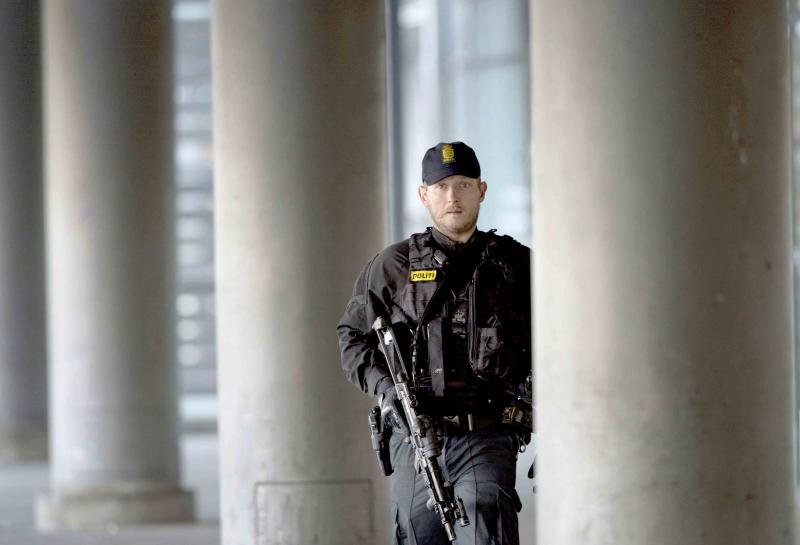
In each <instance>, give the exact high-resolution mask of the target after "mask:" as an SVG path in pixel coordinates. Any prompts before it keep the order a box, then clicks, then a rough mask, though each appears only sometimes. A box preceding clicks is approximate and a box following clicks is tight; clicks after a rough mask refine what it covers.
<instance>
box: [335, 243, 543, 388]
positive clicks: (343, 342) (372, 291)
mask: <svg viewBox="0 0 800 545" xmlns="http://www.w3.org/2000/svg"><path fill="white" fill-rule="evenodd" d="M432 235H433V239H434V241H435V243H436V244H437V245H438V246H439V247H440V248H441V250H442V251H443V252H444V253H445V254H446V255H448V257H452V256H466V258H465V261H467V262H472V263H471V264H470V266H472V268H473V269H474V265H477V261H474V262H473V260H477V259H478V257H479V252H480V250H481V249H482V248H483V246H484V245H485V240H486V239H485V237H486V236H487V234H486V233H483V232H480V231H476V232H475V234H474V235H473V236H472V238H471V239H470V240H469V241H468V242H466V243H464V244H460V243H457V242H455V241H452V240H451V239H449V238H447V237H446V236H445V235H443V234H442V233H440V232H438V231H437V230H436V229H432ZM514 247H515V249H516V251H515V252H514V253H515V254H517V255H514V256H509V258H510V259H511V260H512V262H514V263H516V264H518V265H517V270H518V273H520V274H521V275H524V278H526V279H527V278H529V277H530V249H529V248H527V247H526V246H524V245H522V244H518V243H514ZM408 256H409V240H408V239H405V240H403V241H401V242H398V243H396V244H393V245H391V246H389V247H387V248H386V249H385V250H383V251H382V252H380V253H379V254H377V255H376V256H375V257H374V258H372V259H371V260H370V261H369V262H368V263H367V264H366V265H365V266H364V268H363V269H362V270H361V273H360V274H359V275H358V278H357V280H356V283H355V287H354V288H353V296H352V297H351V299H350V301H349V302H348V303H347V308H346V309H345V312H344V315H343V316H342V318H341V320H340V321H339V324H338V326H337V332H338V335H339V347H340V349H341V357H342V368H343V370H344V373H345V376H346V377H347V379H348V380H349V381H350V382H352V383H353V384H355V385H357V386H359V387H360V388H361V390H362V391H363V392H365V393H367V394H370V395H375V386H376V385H377V383H378V382H379V381H380V380H381V379H382V378H384V377H386V376H389V370H388V368H387V367H386V362H385V361H384V358H383V355H382V354H381V353H380V351H379V349H378V346H377V336H376V335H375V333H374V332H373V331H372V324H373V323H374V321H375V319H376V318H377V317H378V316H379V315H382V316H385V317H388V316H391V315H392V311H393V310H394V308H395V307H396V306H400V305H401V303H400V300H399V298H400V296H401V294H402V293H403V290H404V288H405V287H406V284H407V283H408V282H409V257H408ZM469 275H471V272H470V273H469V274H467V275H465V276H464V277H463V278H462V280H463V281H466V280H468V278H469ZM523 285H525V286H526V287H527V288H529V286H530V283H529V282H524V283H523ZM521 297H523V298H525V299H526V303H527V304H525V303H523V305H522V306H523V307H525V308H526V309H527V310H526V311H525V312H524V316H525V319H526V322H527V323H526V324H524V325H523V327H526V328H527V329H528V330H530V304H529V301H530V291H529V289H526V290H524V291H523V293H522V294H521ZM398 340H400V339H398ZM529 367H530V366H528V368H529ZM526 374H527V373H526Z"/></svg>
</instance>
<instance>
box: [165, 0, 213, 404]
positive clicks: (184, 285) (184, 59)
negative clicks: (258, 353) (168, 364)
mask: <svg viewBox="0 0 800 545" xmlns="http://www.w3.org/2000/svg"><path fill="white" fill-rule="evenodd" d="M172 14H173V24H174V31H175V36H174V51H175V53H174V55H175V57H174V61H175V62H174V73H175V87H174V93H175V95H174V97H175V99H174V102H175V183H176V188H175V210H176V216H175V218H176V221H175V235H176V242H177V245H176V248H177V275H176V280H177V281H176V301H175V304H176V317H177V319H176V327H177V332H176V339H177V346H176V353H177V359H178V363H179V365H180V370H181V371H180V375H181V376H180V378H181V388H182V391H183V393H191V394H214V393H215V392H216V362H215V353H216V341H215V335H216V333H215V327H214V193H213V183H212V182H213V179H212V178H213V176H212V175H213V163H212V112H211V20H210V19H211V3H210V0H174V2H173V11H172Z"/></svg>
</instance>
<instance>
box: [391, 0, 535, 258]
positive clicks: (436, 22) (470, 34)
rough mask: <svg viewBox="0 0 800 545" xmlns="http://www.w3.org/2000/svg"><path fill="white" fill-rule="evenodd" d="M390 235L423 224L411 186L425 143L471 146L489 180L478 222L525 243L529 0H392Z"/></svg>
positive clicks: (416, 177) (528, 225)
mask: <svg viewBox="0 0 800 545" xmlns="http://www.w3.org/2000/svg"><path fill="white" fill-rule="evenodd" d="M387 12H388V21H389V33H388V34H389V36H390V44H389V52H390V53H389V55H390V56H389V58H390V61H389V66H390V78H389V96H390V98H389V101H390V104H389V112H390V116H389V117H390V127H391V128H390V132H391V136H390V143H391V144H390V146H391V150H390V158H391V161H390V164H391V168H390V171H391V178H392V187H391V191H390V194H391V196H392V203H391V215H392V229H391V231H392V239H393V240H399V239H402V238H405V237H406V236H408V235H409V234H410V233H412V232H416V231H420V230H422V229H424V228H425V227H426V226H427V225H429V224H430V218H429V217H428V215H427V212H426V211H425V209H424V208H422V206H421V205H420V203H419V201H418V198H417V195H416V190H417V187H418V186H419V184H420V163H421V160H422V156H423V154H424V153H425V150H427V149H428V148H429V147H431V146H433V145H434V144H436V143H437V142H440V141H456V140H461V141H464V142H466V143H467V144H469V145H470V146H472V147H473V148H474V149H475V151H476V153H477V155H478V159H479V160H480V162H481V171H482V174H483V178H484V179H485V180H486V181H487V183H488V184H489V191H488V194H487V198H486V201H485V203H484V204H483V205H482V207H481V217H480V219H479V227H480V228H482V229H484V230H486V229H489V228H497V229H498V231H499V232H500V233H501V234H509V235H511V236H513V237H514V238H516V239H517V240H519V241H520V242H523V243H525V244H528V245H530V244H531V239H532V233H531V217H530V210H531V191H530V187H531V186H530V166H531V165H530V140H531V137H530V133H531V131H530V89H529V88H530V81H529V80H530V72H529V52H528V2H527V0H389V2H388V4H387Z"/></svg>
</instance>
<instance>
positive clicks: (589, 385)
mask: <svg viewBox="0 0 800 545" xmlns="http://www.w3.org/2000/svg"><path fill="white" fill-rule="evenodd" d="M533 25H534V26H533V28H534V30H533V34H532V35H533V46H532V47H533V55H534V70H533V72H534V77H533V84H534V97H535V102H534V108H533V110H534V131H535V135H536V142H535V151H536V154H535V157H536V159H535V176H534V178H535V183H534V185H535V191H536V193H535V202H536V219H535V222H536V223H535V232H536V241H537V244H536V248H537V255H536V272H535V282H536V294H537V298H536V338H537V353H536V361H537V370H538V380H537V385H538V392H537V401H538V404H539V407H538V418H539V425H538V429H539V431H540V435H539V437H540V443H539V449H540V450H539V462H538V467H539V478H538V490H539V501H538V506H539V515H540V520H539V542H540V543H545V544H549V543H558V544H560V545H573V544H574V545H577V544H580V545H592V544H596V545H600V544H608V543H614V544H615V545H634V544H635V545H640V544H642V543H648V544H651V545H658V544H663V545H667V544H669V545H672V544H675V543H684V544H703V545H733V544H742V545H745V544H749V543H770V544H773V545H790V544H792V545H793V544H794V531H793V516H792V512H793V501H794V499H793V489H794V478H793V465H792V464H793V462H792V435H793V431H792V422H793V418H792V407H793V402H792V382H793V380H792V357H791V356H792V341H791V339H792V332H791V324H792V319H791V304H792V296H791V274H790V270H791V263H790V234H791V223H790V196H789V188H790V185H789V157H790V156H789V142H790V140H789V110H788V104H789V95H788V81H787V68H788V64H787V53H788V44H787V34H788V29H787V21H786V3H785V2H779V1H764V0H746V1H736V2H734V1H722V2H711V3H709V2H628V1H622V0H605V1H603V2H596V3H589V4H587V3H586V2H582V1H579V0H566V1H565V0H543V1H540V2H537V3H535V4H534V13H533Z"/></svg>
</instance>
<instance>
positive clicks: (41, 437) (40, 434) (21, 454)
mask: <svg viewBox="0 0 800 545" xmlns="http://www.w3.org/2000/svg"><path fill="white" fill-rule="evenodd" d="M47 454H48V448H47V427H46V426H26V427H25V428H14V429H3V430H0V464H10V463H14V462H39V461H45V460H47Z"/></svg>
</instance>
